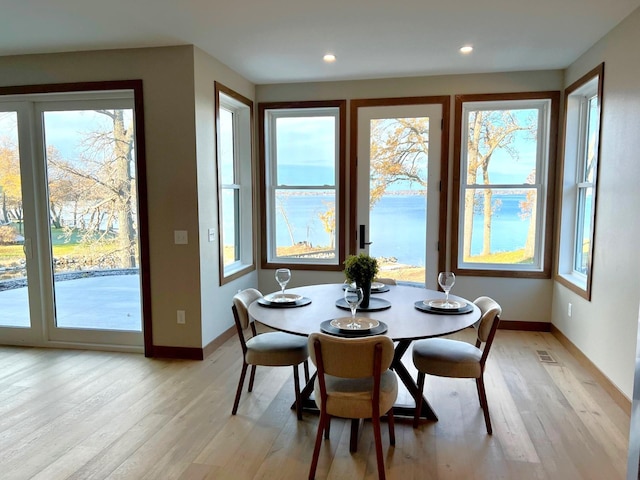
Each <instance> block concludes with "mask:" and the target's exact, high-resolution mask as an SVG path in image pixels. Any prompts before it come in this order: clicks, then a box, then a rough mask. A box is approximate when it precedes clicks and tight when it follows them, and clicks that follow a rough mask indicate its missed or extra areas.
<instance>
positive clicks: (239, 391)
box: [231, 361, 249, 415]
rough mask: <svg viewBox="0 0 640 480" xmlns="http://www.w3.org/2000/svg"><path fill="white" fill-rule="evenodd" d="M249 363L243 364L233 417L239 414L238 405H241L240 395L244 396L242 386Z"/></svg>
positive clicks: (232, 411)
mask: <svg viewBox="0 0 640 480" xmlns="http://www.w3.org/2000/svg"><path fill="white" fill-rule="evenodd" d="M248 366H249V365H247V363H246V362H245V361H243V362H242V371H241V372H240V381H239V382H238V390H236V399H235V401H234V402H233V409H232V410H231V415H235V414H236V413H237V412H238V404H239V403H240V395H241V394H242V385H244V376H245V375H246V374H247V367H248Z"/></svg>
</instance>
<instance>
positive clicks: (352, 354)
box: [309, 333, 393, 378]
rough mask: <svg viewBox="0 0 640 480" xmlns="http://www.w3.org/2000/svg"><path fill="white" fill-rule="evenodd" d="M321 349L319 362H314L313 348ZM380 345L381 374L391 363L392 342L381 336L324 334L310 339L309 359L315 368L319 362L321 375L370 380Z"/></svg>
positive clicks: (316, 334) (314, 334)
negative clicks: (321, 368)
mask: <svg viewBox="0 0 640 480" xmlns="http://www.w3.org/2000/svg"><path fill="white" fill-rule="evenodd" d="M316 342H318V343H319V345H320V355H321V359H318V358H317V355H316V350H315V345H316ZM376 345H380V353H381V354H380V359H381V362H380V371H381V372H384V371H385V370H388V369H389V367H390V366H391V362H392V360H393V341H392V340H391V339H390V338H389V337H386V336H384V335H375V336H371V337H360V338H342V337H335V336H332V335H327V334H324V333H312V334H311V335H310V336H309V356H310V357H311V361H312V362H313V363H314V365H316V367H317V366H318V363H319V362H320V361H321V362H322V366H323V371H324V373H326V374H328V375H333V376H334V377H341V378H363V377H371V376H373V375H374V372H375V360H374V357H375V349H376Z"/></svg>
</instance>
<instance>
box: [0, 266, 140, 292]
mask: <svg viewBox="0 0 640 480" xmlns="http://www.w3.org/2000/svg"><path fill="white" fill-rule="evenodd" d="M139 273H140V269H139V268H114V269H110V270H77V271H74V272H62V273H56V274H55V275H54V279H55V280H56V281H58V282H62V281H65V280H77V279H79V278H91V277H110V276H114V275H137V274H139ZM26 286H27V279H26V278H19V279H15V280H0V292H2V291H4V290H13V289H14V288H22V287H26Z"/></svg>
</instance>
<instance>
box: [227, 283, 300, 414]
mask: <svg viewBox="0 0 640 480" xmlns="http://www.w3.org/2000/svg"><path fill="white" fill-rule="evenodd" d="M259 298H262V293H260V292H259V291H258V290H256V289H255V288H247V289H246V290H243V291H241V292H238V293H237V294H236V295H234V297H233V305H232V307H231V310H232V311H233V318H234V320H235V323H236V329H237V330H238V338H239V339H240V346H241V347H242V371H241V372H240V381H239V382H238V390H237V392H236V399H235V401H234V402H233V410H232V411H231V413H232V414H233V415H235V414H236V413H237V411H238V404H239V403H240V395H241V393H242V386H243V385H244V379H245V376H246V374H247V367H248V366H249V365H251V375H250V376H249V389H248V390H249V392H251V391H252V390H253V381H254V379H255V374H256V366H258V365H261V366H269V367H280V366H293V382H294V388H295V395H296V414H297V416H298V420H301V419H302V404H301V402H300V379H299V376H298V365H300V364H301V363H304V375H305V380H306V381H307V382H308V381H309V362H308V358H309V350H308V347H307V338H306V337H303V336H300V335H292V334H290V333H284V332H264V333H258V331H257V330H256V326H255V322H254V320H253V318H251V316H250V315H249V312H248V308H249V305H251V304H252V303H253V302H254V301H256V300H258V299H259ZM249 331H250V334H249Z"/></svg>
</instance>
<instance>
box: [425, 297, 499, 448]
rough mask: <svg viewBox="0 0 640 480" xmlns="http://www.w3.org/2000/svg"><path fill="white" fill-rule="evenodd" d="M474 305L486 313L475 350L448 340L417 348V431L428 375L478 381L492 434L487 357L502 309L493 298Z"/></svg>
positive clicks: (434, 340)
mask: <svg viewBox="0 0 640 480" xmlns="http://www.w3.org/2000/svg"><path fill="white" fill-rule="evenodd" d="M473 303H475V304H476V305H477V306H478V308H480V312H481V313H482V317H480V320H478V321H477V322H476V323H475V324H474V327H475V329H476V331H477V339H476V344H475V346H473V345H471V344H470V343H467V342H461V341H458V340H451V339H447V338H430V339H427V340H419V341H417V342H415V343H414V345H413V363H414V365H415V366H416V368H417V369H418V390H419V391H420V395H419V397H418V398H417V399H416V415H415V418H414V420H413V426H414V428H415V427H417V426H418V421H419V418H420V410H421V409H422V391H423V389H424V377H425V374H426V373H428V374H429V375H436V376H439V377H456V378H475V379H476V387H477V389H478V397H479V399H480V406H481V407H482V411H483V412H484V421H485V424H486V426H487V433H488V434H489V435H491V433H492V429H491V419H490V418H489V405H488V404H487V394H486V392H485V389H484V377H483V376H484V366H485V363H486V361H487V356H488V355H489V350H490V348H491V344H492V343H493V338H494V336H495V334H496V330H497V328H498V324H499V323H500V314H501V313H502V309H501V308H500V305H498V303H497V302H496V301H495V300H493V299H491V298H489V297H480V298H477V299H476V300H475V301H474V302H473ZM482 344H484V348H483V349H482V350H481V349H480V347H481V346H482Z"/></svg>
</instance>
